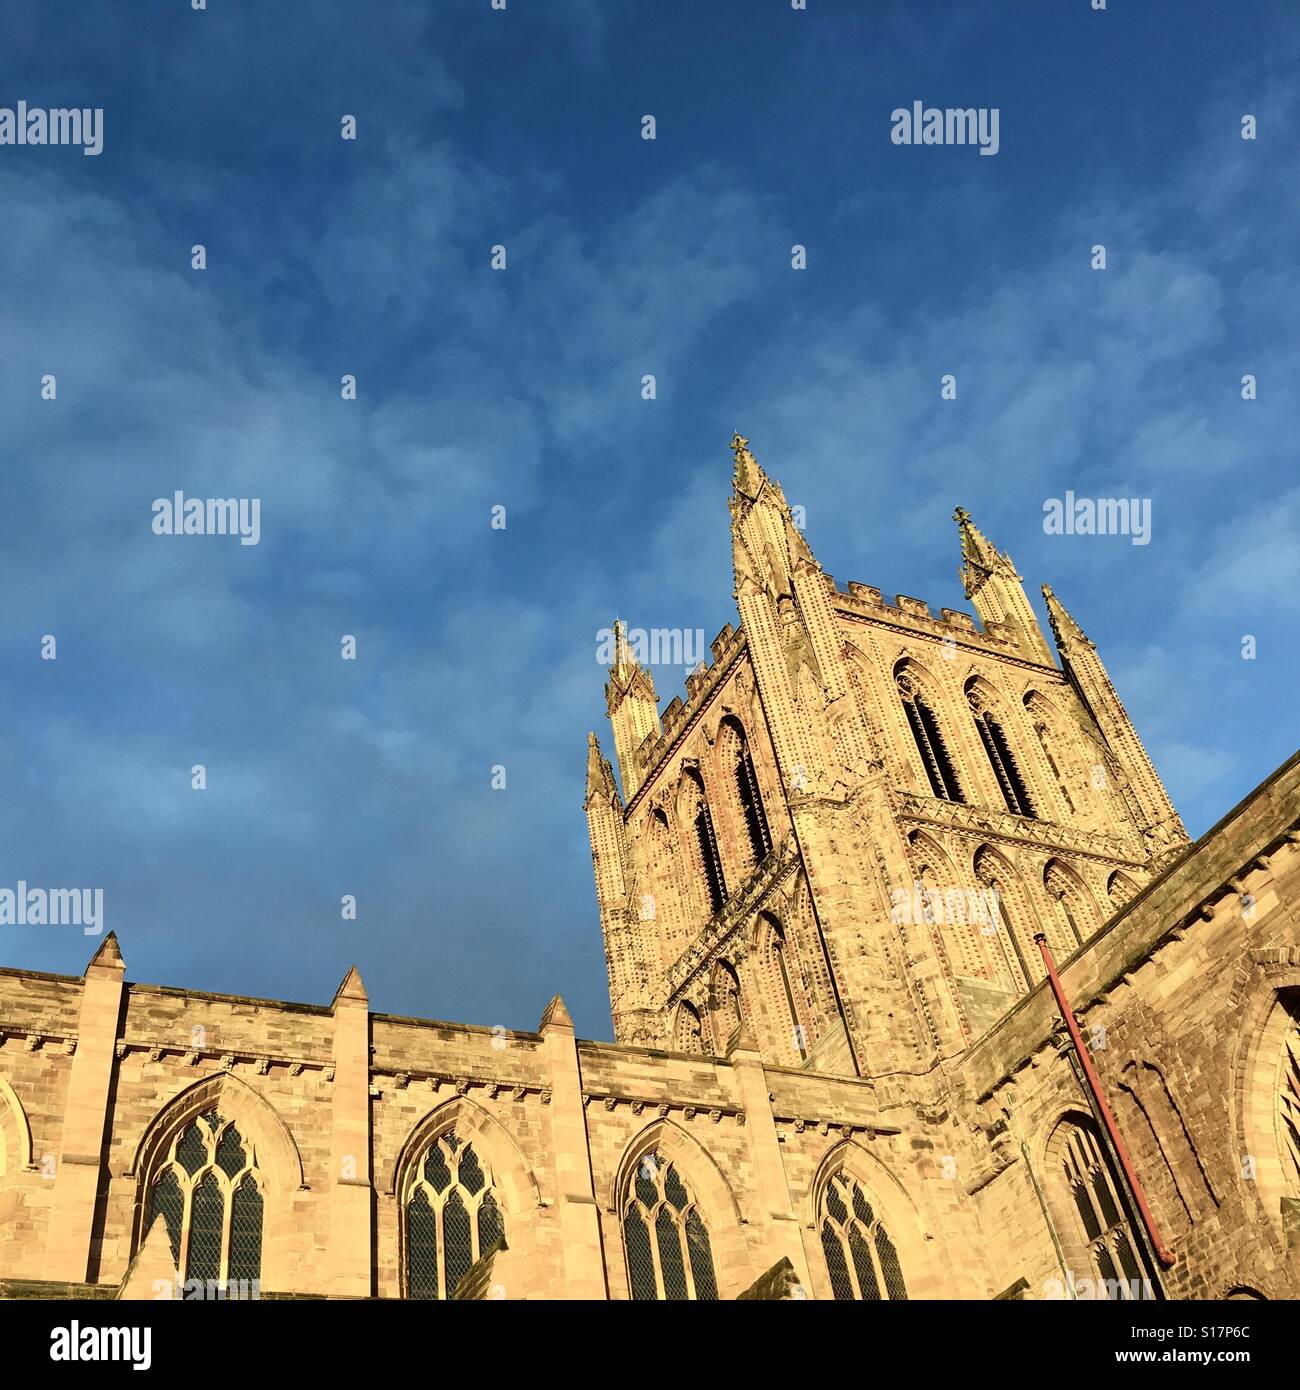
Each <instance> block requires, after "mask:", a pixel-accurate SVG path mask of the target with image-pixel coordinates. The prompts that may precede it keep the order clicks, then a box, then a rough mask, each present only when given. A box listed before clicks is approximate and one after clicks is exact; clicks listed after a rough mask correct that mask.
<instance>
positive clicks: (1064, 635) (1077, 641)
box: [1043, 584, 1097, 656]
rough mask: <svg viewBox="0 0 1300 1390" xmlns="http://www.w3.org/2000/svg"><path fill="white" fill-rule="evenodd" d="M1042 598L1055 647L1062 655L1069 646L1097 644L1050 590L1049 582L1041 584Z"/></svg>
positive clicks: (1093, 645)
mask: <svg viewBox="0 0 1300 1390" xmlns="http://www.w3.org/2000/svg"><path fill="white" fill-rule="evenodd" d="M1043 599H1044V600H1045V601H1046V603H1047V621H1048V622H1049V623H1051V625H1052V636H1053V637H1054V638H1055V639H1056V649H1057V651H1059V652H1060V653H1061V655H1062V656H1066V655H1067V654H1068V653H1069V650H1070V648H1071V647H1078V646H1080V645H1082V646H1085V647H1095V646H1096V645H1097V644H1096V643H1095V642H1092V641H1090V640H1089V638H1088V635H1087V634H1086V633H1085V632H1084V630H1083V629H1082V628H1081V627H1080V626H1079V624H1078V623H1076V622H1075V621H1074V619H1073V618H1072V617H1071V616H1070V611H1069V609H1068V608H1066V606H1065V604H1063V603H1062V602H1061V600H1060V599H1059V598H1057V597H1056V595H1055V594H1054V593H1053V592H1052V586H1051V585H1050V584H1044V585H1043Z"/></svg>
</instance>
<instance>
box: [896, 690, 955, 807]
mask: <svg viewBox="0 0 1300 1390" xmlns="http://www.w3.org/2000/svg"><path fill="white" fill-rule="evenodd" d="M894 680H895V681H896V683H897V685H898V695H899V698H900V699H901V700H902V702H903V713H904V714H905V715H906V716H907V723H908V727H909V728H910V729H911V730H912V737H913V738H914V739H915V740H916V751H917V752H918V753H919V754H920V755H921V762H922V763H923V764H924V766H925V775H926V777H927V778H928V779H929V782H930V790H931V792H933V794H934V795H935V796H937V797H941V798H942V799H943V800H945V801H965V800H966V798H965V797H964V796H963V795H962V790H961V784H960V782H958V780H957V772H956V770H955V769H954V767H953V765H952V760H951V759H950V758H949V756H948V749H947V747H946V745H945V744H944V741H943V735H942V734H941V733H940V732H939V721H938V720H937V719H936V718H935V716H934V711H933V710H932V709H931V708H930V704H929V701H928V700H927V699H926V698H925V696H924V694H923V693H922V691H921V687H920V685H919V684H918V683H917V681H916V680H915V679H914V678H913V676H912V675H911V673H910V672H909V671H908V670H907V667H906V664H904V665H902V666H899V667H898V668H897V669H896V670H895V672H894Z"/></svg>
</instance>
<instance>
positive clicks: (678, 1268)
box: [655, 1207, 688, 1303]
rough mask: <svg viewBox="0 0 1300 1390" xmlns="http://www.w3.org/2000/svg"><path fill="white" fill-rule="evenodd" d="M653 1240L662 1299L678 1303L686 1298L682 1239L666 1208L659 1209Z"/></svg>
mask: <svg viewBox="0 0 1300 1390" xmlns="http://www.w3.org/2000/svg"><path fill="white" fill-rule="evenodd" d="M655 1239H656V1240H657V1241H658V1243H659V1269H660V1271H661V1272H662V1274H663V1280H664V1297H665V1298H666V1299H667V1300H668V1301H669V1302H670V1303H672V1302H679V1301H681V1300H682V1299H684V1298H686V1297H688V1294H687V1289H686V1267H685V1265H684V1264H683V1263H682V1237H681V1232H680V1231H679V1230H678V1227H677V1222H676V1221H674V1220H673V1217H672V1213H671V1212H670V1211H669V1210H668V1208H667V1207H660V1209H659V1216H658V1218H657V1219H656V1221H655Z"/></svg>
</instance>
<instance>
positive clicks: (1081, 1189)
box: [1072, 1181, 1101, 1240]
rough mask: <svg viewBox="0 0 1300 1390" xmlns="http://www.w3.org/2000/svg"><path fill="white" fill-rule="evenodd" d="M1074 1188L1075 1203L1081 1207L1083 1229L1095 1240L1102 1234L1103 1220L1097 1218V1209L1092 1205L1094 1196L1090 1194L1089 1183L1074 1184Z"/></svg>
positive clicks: (1080, 1215) (1089, 1237) (1080, 1214)
mask: <svg viewBox="0 0 1300 1390" xmlns="http://www.w3.org/2000/svg"><path fill="white" fill-rule="evenodd" d="M1072 1187H1073V1190H1074V1205H1075V1206H1076V1207H1078V1209H1079V1217H1080V1219H1081V1220H1082V1221H1083V1229H1084V1232H1085V1233H1086V1234H1087V1237H1088V1239H1089V1240H1095V1239H1096V1238H1097V1237H1098V1236H1099V1235H1100V1234H1101V1222H1100V1221H1098V1220H1097V1213H1096V1210H1095V1209H1094V1208H1093V1205H1092V1198H1091V1197H1090V1196H1089V1195H1088V1185H1087V1184H1086V1183H1084V1182H1082V1181H1079V1182H1076V1183H1073V1184H1072Z"/></svg>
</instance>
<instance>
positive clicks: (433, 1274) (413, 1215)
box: [405, 1129, 505, 1299]
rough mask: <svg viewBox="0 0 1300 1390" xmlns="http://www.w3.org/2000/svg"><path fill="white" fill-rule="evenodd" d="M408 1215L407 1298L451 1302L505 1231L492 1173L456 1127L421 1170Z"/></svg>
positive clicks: (434, 1147) (441, 1137) (412, 1189)
mask: <svg viewBox="0 0 1300 1390" xmlns="http://www.w3.org/2000/svg"><path fill="white" fill-rule="evenodd" d="M405 1213H406V1296H407V1297H408V1298H425V1299H428V1298H451V1297H452V1295H453V1294H454V1293H455V1292H456V1286H457V1284H459V1283H460V1281H461V1280H462V1279H463V1278H464V1277H465V1275H466V1274H468V1273H469V1270H470V1266H471V1265H473V1264H474V1263H475V1261H477V1260H478V1259H480V1258H481V1257H482V1255H483V1254H484V1253H485V1252H486V1251H487V1250H488V1249H489V1248H490V1247H491V1245H492V1242H493V1241H494V1240H496V1238H497V1237H498V1236H500V1235H503V1234H504V1233H505V1216H504V1213H503V1212H502V1208H501V1200H500V1197H499V1196H498V1194H497V1190H496V1187H495V1186H494V1185H493V1181H492V1170H491V1169H490V1168H489V1167H487V1166H486V1165H485V1164H484V1162H483V1161H482V1159H481V1158H480V1157H479V1155H478V1154H477V1153H475V1151H474V1146H473V1144H466V1143H462V1142H461V1140H460V1139H459V1138H458V1137H457V1135H456V1131H455V1130H454V1129H449V1130H447V1131H445V1132H444V1133H442V1134H440V1135H439V1136H438V1137H437V1138H436V1139H435V1140H434V1141H433V1142H432V1143H431V1144H430V1145H429V1148H428V1150H427V1152H426V1153H425V1156H424V1160H423V1162H421V1163H420V1164H419V1165H418V1166H417V1167H416V1169H415V1173H414V1177H413V1179H412V1180H411V1182H410V1184H409V1187H408V1190H407V1193H406V1202H405Z"/></svg>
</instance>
